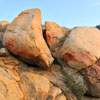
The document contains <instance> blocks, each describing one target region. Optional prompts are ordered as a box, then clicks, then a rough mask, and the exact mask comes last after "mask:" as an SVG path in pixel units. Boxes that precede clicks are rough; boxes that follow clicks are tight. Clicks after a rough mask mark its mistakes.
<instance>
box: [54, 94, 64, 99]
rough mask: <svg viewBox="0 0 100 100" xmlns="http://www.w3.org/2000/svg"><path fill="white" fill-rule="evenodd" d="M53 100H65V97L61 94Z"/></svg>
mask: <svg viewBox="0 0 100 100" xmlns="http://www.w3.org/2000/svg"><path fill="white" fill-rule="evenodd" d="M55 100H66V97H65V96H64V95H63V94H60V95H58V96H57V97H56V99H55Z"/></svg>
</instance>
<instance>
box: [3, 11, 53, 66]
mask: <svg viewBox="0 0 100 100" xmlns="http://www.w3.org/2000/svg"><path fill="white" fill-rule="evenodd" d="M3 43H4V46H5V47H7V48H8V49H9V50H10V51H11V52H12V53H13V54H15V55H17V56H19V57H21V58H22V59H23V60H24V61H25V62H28V63H30V64H36V65H38V66H40V67H45V68H47V67H50V65H51V64H52V62H53V57H52V56H51V53H50V50H49V49H48V47H47V44H46V43H45V40H44V39H43V35H42V28H41V12H40V10H39V9H30V10H26V11H23V12H22V13H21V14H19V16H18V17H17V18H15V20H14V21H13V22H12V23H11V24H10V25H9V26H8V28H7V31H6V32H5V34H4V38H3Z"/></svg>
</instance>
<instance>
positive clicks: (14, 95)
mask: <svg viewBox="0 0 100 100" xmlns="http://www.w3.org/2000/svg"><path fill="white" fill-rule="evenodd" d="M1 32H3V31H1ZM2 37H3V40H2V39H1V41H0V42H2V41H3V44H4V45H2V46H0V90H1V91H0V100H100V98H99V97H100V39H99V38H100V31H99V30H98V29H96V28H93V27H76V28H73V29H67V28H63V27H60V26H59V25H57V24H56V23H54V22H46V25H45V26H41V12H40V10H39V9H30V10H25V11H23V12H22V13H20V14H19V16H18V17H17V18H15V20H14V21H13V22H12V23H11V24H9V25H8V26H7V30H6V31H5V33H4V32H3V34H2ZM49 48H50V49H49ZM52 55H53V57H54V58H55V59H54V58H53V57H52ZM85 95H88V96H91V97H86V96H85Z"/></svg>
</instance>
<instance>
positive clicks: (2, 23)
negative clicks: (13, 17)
mask: <svg viewBox="0 0 100 100" xmlns="http://www.w3.org/2000/svg"><path fill="white" fill-rule="evenodd" d="M8 24H10V23H9V22H8V21H0V25H8Z"/></svg>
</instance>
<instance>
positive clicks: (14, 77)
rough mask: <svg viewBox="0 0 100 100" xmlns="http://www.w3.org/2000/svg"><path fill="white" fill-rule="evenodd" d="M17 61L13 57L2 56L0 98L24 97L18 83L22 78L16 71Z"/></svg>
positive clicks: (6, 99) (20, 99)
mask: <svg viewBox="0 0 100 100" xmlns="http://www.w3.org/2000/svg"><path fill="white" fill-rule="evenodd" d="M6 61H8V62H9V63H7V62H6ZM16 61H17V60H16ZM16 61H15V62H14V59H13V57H0V100H13V99H14V100H22V99H23V93H22V91H21V90H20V88H19V85H18V82H19V81H20V78H19V75H18V73H17V71H16ZM11 62H13V63H11ZM13 65H14V66H13Z"/></svg>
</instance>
